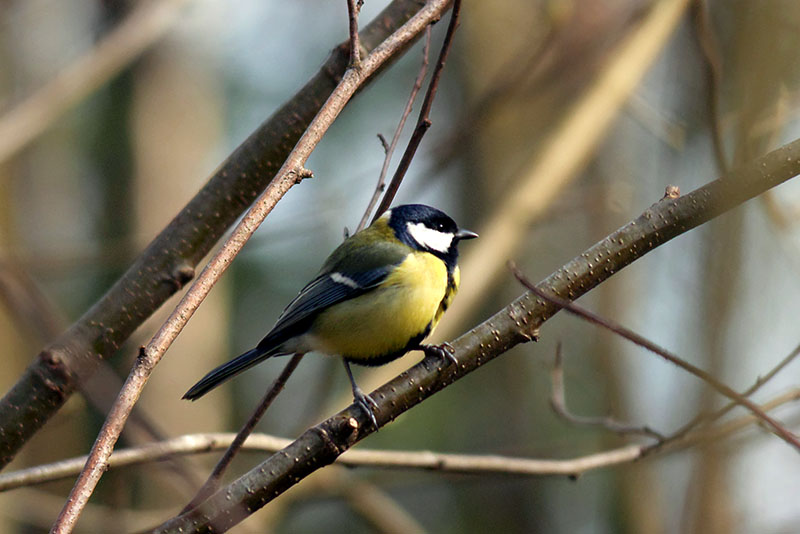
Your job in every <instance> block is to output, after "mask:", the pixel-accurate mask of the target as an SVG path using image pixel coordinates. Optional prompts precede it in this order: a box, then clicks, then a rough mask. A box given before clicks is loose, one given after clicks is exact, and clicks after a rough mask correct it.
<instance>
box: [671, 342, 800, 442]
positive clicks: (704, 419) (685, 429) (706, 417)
mask: <svg viewBox="0 0 800 534" xmlns="http://www.w3.org/2000/svg"><path fill="white" fill-rule="evenodd" d="M798 355H800V345H798V346H796V347H795V348H794V350H793V351H792V352H790V353H789V354H788V355H787V356H786V357H785V358H784V359H782V360H781V361H780V362H778V364H777V365H776V366H775V367H773V368H772V369H770V371H769V372H768V373H767V374H765V375H764V376H760V377H758V379H757V380H756V381H755V383H754V384H753V385H752V386H750V387H749V388H748V389H747V390H746V391H745V392H744V393H742V395H743V396H745V397H749V396H751V395H752V394H753V393H755V392H756V391H758V390H759V389H760V388H761V386H763V385H764V384H766V383H767V382H769V381H770V380H772V378H773V377H774V376H775V375H776V374H778V373H779V372H780V371H782V370H783V368H784V367H786V366H787V365H789V363H791V362H792V361H793V360H794V359H795V358H797V356H798ZM736 404H737V403H735V402H733V401H731V402H729V403H728V404H726V405H725V406H723V407H722V408H720V409H719V410H716V411H714V412H712V413H701V414H700V415H698V416H697V417H695V418H694V419H692V420H691V421H689V422H688V423H686V424H685V425H683V426H682V427H681V428H680V429H678V430H677V431H675V432H674V433H673V434H672V436H670V438H680V437H682V436H684V435H685V434H688V433H689V432H691V431H693V430H695V429H696V428H697V427H699V426H701V425H708V424H710V423H713V422H714V421H716V420H718V419H720V418H721V417H724V416H725V415H726V414H727V413H728V412H730V411H731V410H732V409H733V408H734V407H735V406H736Z"/></svg>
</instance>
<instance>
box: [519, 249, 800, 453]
mask: <svg viewBox="0 0 800 534" xmlns="http://www.w3.org/2000/svg"><path fill="white" fill-rule="evenodd" d="M509 269H511V272H512V273H513V274H514V277H516V279H517V280H519V282H520V283H521V284H522V285H523V286H525V287H526V288H528V290H530V291H531V292H532V293H533V294H535V295H536V296H538V297H539V298H542V299H544V300H546V301H548V302H550V303H552V304H555V305H556V306H558V307H559V308H562V309H565V310H567V311H568V312H570V313H572V314H574V315H577V316H578V317H581V318H583V319H585V320H587V321H589V322H591V323H594V324H596V325H598V326H600V327H603V328H605V329H607V330H610V331H611V332H614V333H615V334H617V335H620V336H622V337H624V338H625V339H627V340H628V341H631V342H632V343H635V344H637V345H639V346H640V347H643V348H645V349H647V350H649V351H651V352H652V353H654V354H657V355H659V356H661V357H662V358H664V359H665V360H667V361H669V362H671V363H673V364H675V365H677V366H678V367H680V368H681V369H683V370H684V371H686V372H688V373H690V374H692V375H694V376H696V377H697V378H699V379H701V380H703V381H704V382H706V383H707V384H708V385H710V386H711V387H712V388H714V389H715V390H717V392H719V393H721V394H722V395H724V396H726V397H728V398H729V399H731V400H732V401H734V402H736V404H740V405H742V406H744V407H745V408H747V409H748V410H750V411H751V412H753V414H754V415H755V416H756V417H758V418H759V419H761V420H762V421H763V422H765V423H766V424H767V425H769V426H770V427H772V429H773V430H774V431H775V434H776V435H777V436H778V437H780V438H781V439H783V440H784V441H785V442H786V443H788V444H789V445H791V446H792V447H794V448H795V449H797V450H798V451H800V441H798V439H797V436H795V435H794V434H792V433H791V432H789V430H787V429H786V427H784V426H783V425H782V424H780V423H779V422H778V421H776V420H775V419H773V418H772V417H770V416H769V415H767V414H766V413H764V411H763V410H761V408H759V407H758V405H756V404H755V403H754V402H752V401H750V400H749V399H747V398H746V397H744V396H742V395H741V394H740V393H737V392H736V391H734V390H733V389H731V388H730V387H728V386H727V385H725V384H723V383H722V382H721V381H719V380H717V379H716V378H715V377H714V376H712V375H711V374H709V373H707V372H705V371H703V370H702V369H700V368H699V367H695V366H694V365H692V364H690V363H688V362H686V361H684V360H682V359H681V358H679V357H677V356H675V355H674V354H672V353H671V352H668V351H667V350H665V349H663V348H661V347H659V346H658V345H656V344H655V343H653V342H651V341H650V340H648V339H646V338H644V337H642V336H640V335H638V334H637V333H635V332H633V331H632V330H629V329H627V328H625V327H624V326H622V325H619V324H617V323H615V322H613V321H611V320H608V319H605V318H603V317H600V316H598V315H596V314H594V313H592V312H590V311H589V310H586V309H584V308H582V307H581V306H578V305H577V304H575V303H574V302H570V301H568V300H565V299H562V298H561V297H558V296H556V295H553V294H552V293H548V292H546V291H542V290H541V289H539V288H538V287H536V286H535V285H534V284H533V283H532V282H530V281H529V280H528V279H527V278H526V277H525V275H524V274H523V273H522V271H520V270H519V269H518V268H517V266H516V265H515V264H514V263H513V262H509Z"/></svg>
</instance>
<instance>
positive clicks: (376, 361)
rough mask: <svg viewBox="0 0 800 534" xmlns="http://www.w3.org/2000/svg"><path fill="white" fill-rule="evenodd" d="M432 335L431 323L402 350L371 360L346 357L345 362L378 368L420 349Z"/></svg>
mask: <svg viewBox="0 0 800 534" xmlns="http://www.w3.org/2000/svg"><path fill="white" fill-rule="evenodd" d="M430 333H431V323H428V326H426V327H425V330H423V331H422V332H421V333H419V334H417V335H416V336H414V337H412V338H411V339H409V340H408V343H406V346H405V347H403V348H402V349H400V350H395V351H392V352H387V353H385V354H379V355H377V356H371V357H369V358H358V359H353V358H348V357H345V360H347V361H348V362H350V363H354V364H357V365H363V366H365V367H377V366H379V365H383V364H386V363H389V362H391V361H394V360H396V359H397V358H400V357H401V356H404V355H405V353H406V352H408V351H410V350H414V349H416V348H417V347H419V344H420V343H422V340H423V339H425V337H427V335H428V334H430Z"/></svg>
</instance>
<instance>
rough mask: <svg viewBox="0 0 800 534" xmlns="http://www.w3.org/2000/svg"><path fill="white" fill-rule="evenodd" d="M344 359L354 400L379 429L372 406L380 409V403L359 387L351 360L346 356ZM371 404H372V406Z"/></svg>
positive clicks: (376, 428)
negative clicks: (351, 368)
mask: <svg viewBox="0 0 800 534" xmlns="http://www.w3.org/2000/svg"><path fill="white" fill-rule="evenodd" d="M342 361H343V362H344V370H345V371H347V378H349V379H350V385H351V386H352V387H353V402H354V403H355V404H357V405H359V406H360V407H361V408H362V409H363V410H364V411H365V412H367V415H368V416H369V419H370V421H372V424H373V425H375V430H378V420H377V419H375V413H374V412H373V411H372V407H374V408H375V409H376V410H377V409H378V403H377V402H375V401H374V400H372V397H370V396H369V395H367V394H366V393H364V392H363V391H361V388H360V387H358V384H356V380H355V379H354V378H353V372H352V371H351V370H350V362H348V361H347V360H345V359H344V358H342ZM370 405H372V407H371V406H370Z"/></svg>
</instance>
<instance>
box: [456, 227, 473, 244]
mask: <svg viewBox="0 0 800 534" xmlns="http://www.w3.org/2000/svg"><path fill="white" fill-rule="evenodd" d="M476 237H478V234H476V233H475V232H470V231H469V230H465V229H463V228H461V229H460V230H459V231H458V232H456V239H458V240H459V241H460V240H462V239H475V238H476Z"/></svg>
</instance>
